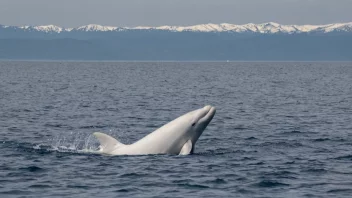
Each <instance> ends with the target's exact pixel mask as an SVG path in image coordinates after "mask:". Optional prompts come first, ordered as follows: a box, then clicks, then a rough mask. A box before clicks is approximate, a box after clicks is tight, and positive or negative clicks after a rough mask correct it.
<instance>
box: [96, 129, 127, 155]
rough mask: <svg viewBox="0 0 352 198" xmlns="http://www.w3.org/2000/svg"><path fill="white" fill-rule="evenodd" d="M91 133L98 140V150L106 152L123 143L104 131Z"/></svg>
mask: <svg viewBox="0 0 352 198" xmlns="http://www.w3.org/2000/svg"><path fill="white" fill-rule="evenodd" d="M93 135H94V136H95V137H96V138H97V139H98V140H99V143H100V152H104V153H106V152H110V151H113V150H115V149H116V148H117V147H119V146H124V144H122V143H121V142H119V141H118V140H116V139H115V138H113V137H111V136H109V135H106V134H104V133H100V132H95V133H93Z"/></svg>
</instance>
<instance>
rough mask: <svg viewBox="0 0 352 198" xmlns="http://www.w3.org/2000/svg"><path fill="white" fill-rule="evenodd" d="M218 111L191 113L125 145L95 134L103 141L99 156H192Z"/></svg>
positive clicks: (203, 109) (207, 107) (207, 110)
mask: <svg viewBox="0 0 352 198" xmlns="http://www.w3.org/2000/svg"><path fill="white" fill-rule="evenodd" d="M215 111H216V110H215V108H214V107H212V106H210V105H208V106H205V107H203V108H201V109H197V110H195V111H191V112H189V113H187V114H185V115H183V116H181V117H178V118H177V119H175V120H173V121H171V122H169V123H167V124H165V125H164V126H162V127H161V128H159V129H157V130H156V131H154V132H152V133H150V134H149V135H147V136H145V137H144V138H142V139H140V140H139V141H137V142H135V143H133V144H130V145H125V144H122V143H120V142H119V141H118V140H116V139H115V138H113V137H111V136H109V135H106V134H104V133H100V132H95V133H93V135H94V136H95V137H96V138H97V139H98V140H99V142H100V150H99V151H98V152H99V153H104V154H109V155H148V154H174V155H178V154H179V155H188V154H191V153H193V151H194V145H195V143H196V142H197V140H198V138H199V136H200V135H201V134H202V133H203V131H204V129H205V128H206V127H207V126H208V124H209V123H210V121H211V120H212V119H213V117H214V115H215Z"/></svg>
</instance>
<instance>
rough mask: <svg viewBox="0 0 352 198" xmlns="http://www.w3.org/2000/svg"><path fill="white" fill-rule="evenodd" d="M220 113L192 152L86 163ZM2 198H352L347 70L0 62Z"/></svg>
mask: <svg viewBox="0 0 352 198" xmlns="http://www.w3.org/2000/svg"><path fill="white" fill-rule="evenodd" d="M207 104H211V105H213V106H215V107H216V108H217V113H216V115H215V117H214V119H213V121H212V122H211V123H210V124H209V126H208V127H207V129H206V130H205V131H204V133H203V135H202V136H201V137H200V138H199V140H198V142H197V144H196V150H195V153H194V154H193V155H188V156H173V155H148V156H107V155H99V154H94V153H92V151H94V150H96V149H97V148H98V145H99V144H98V142H97V141H96V140H95V139H94V137H92V136H91V134H92V133H93V132H96V131H100V132H105V133H107V134H110V135H112V136H114V137H117V138H118V139H119V140H121V142H123V143H133V142H134V141H136V140H138V139H140V138H142V137H144V136H145V135H147V134H149V133H150V132H152V131H154V130H155V129H157V128H158V127H160V126H161V125H163V124H165V123H167V122H169V121H171V120H173V119H174V118H176V117H178V116H180V115H182V114H184V113H186V112H189V111H191V110H194V109H197V108H201V107H203V106H204V105H207ZM0 135H1V138H0V160H1V161H0V197H351V194H352V63H351V62H324V63H320V62H303V63H300V62H230V63H216V62H192V63H183V62H6V61H3V62H0Z"/></svg>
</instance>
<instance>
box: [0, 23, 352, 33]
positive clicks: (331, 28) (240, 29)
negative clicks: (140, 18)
mask: <svg viewBox="0 0 352 198" xmlns="http://www.w3.org/2000/svg"><path fill="white" fill-rule="evenodd" d="M0 28H1V29H2V30H6V29H7V30H15V31H24V32H45V33H64V32H79V31H81V32H119V31H130V30H149V31H155V30H162V31H170V32H229V33H261V34H277V33H284V34H299V33H332V32H340V33H341V32H345V33H348V32H349V33H352V22H350V23H334V24H327V25H281V24H278V23H274V22H269V23H262V24H253V23H248V24H244V25H235V24H229V23H221V24H211V23H209V24H201V25H194V26H158V27H148V26H137V27H114V26H102V25H97V24H89V25H85V26H81V27H77V28H63V27H59V26H55V25H45V26H5V25H0Z"/></svg>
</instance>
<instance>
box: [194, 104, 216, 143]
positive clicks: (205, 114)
mask: <svg viewBox="0 0 352 198" xmlns="http://www.w3.org/2000/svg"><path fill="white" fill-rule="evenodd" d="M215 112H216V109H215V107H212V106H210V105H207V106H205V107H203V108H201V109H197V110H195V111H193V112H190V116H192V117H193V119H191V120H192V122H191V123H190V125H191V130H189V131H188V133H190V134H189V135H190V136H191V138H190V139H191V141H192V143H193V144H195V143H196V141H197V140H198V138H199V137H200V136H201V135H202V133H203V131H204V130H205V128H206V127H207V126H208V124H209V123H210V121H211V120H212V119H213V117H214V115H215Z"/></svg>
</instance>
